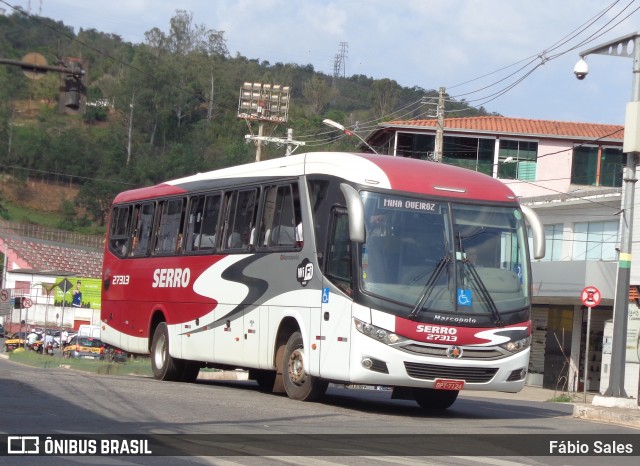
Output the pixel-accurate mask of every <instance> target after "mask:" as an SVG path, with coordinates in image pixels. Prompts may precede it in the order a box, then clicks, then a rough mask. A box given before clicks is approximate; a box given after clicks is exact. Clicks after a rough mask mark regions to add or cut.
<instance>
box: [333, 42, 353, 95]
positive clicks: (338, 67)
mask: <svg viewBox="0 0 640 466" xmlns="http://www.w3.org/2000/svg"><path fill="white" fill-rule="evenodd" d="M339 46H340V50H339V51H338V53H337V54H336V56H335V58H334V60H333V85H334V86H335V85H336V79H337V78H339V77H340V76H341V75H342V77H343V78H345V77H346V76H347V50H348V49H349V44H348V43H347V42H340V44H339Z"/></svg>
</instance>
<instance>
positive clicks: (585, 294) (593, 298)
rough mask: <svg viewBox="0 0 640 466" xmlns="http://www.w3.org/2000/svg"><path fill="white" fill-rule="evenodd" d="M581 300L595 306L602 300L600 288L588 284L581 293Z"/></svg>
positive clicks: (589, 305)
mask: <svg viewBox="0 0 640 466" xmlns="http://www.w3.org/2000/svg"><path fill="white" fill-rule="evenodd" d="M580 301H582V304H584V305H585V306H587V307H595V306H597V305H598V304H600V301H602V295H601V294H600V290H599V289H598V288H596V287H595V286H587V287H585V288H584V289H583V290H582V293H580Z"/></svg>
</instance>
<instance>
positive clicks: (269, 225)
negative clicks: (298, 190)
mask: <svg viewBox="0 0 640 466" xmlns="http://www.w3.org/2000/svg"><path fill="white" fill-rule="evenodd" d="M298 199H299V198H298V197H297V196H294V192H293V190H292V186H291V185H286V186H272V187H269V188H267V190H266V195H265V205H264V209H263V216H262V231H261V235H260V241H259V242H258V244H259V245H260V246H266V247H268V248H270V247H274V248H286V249H294V248H295V247H297V246H298V245H300V243H301V242H302V231H301V230H302V224H301V220H300V215H299V212H300V207H299V206H298V208H297V209H296V208H295V203H296V202H298V203H299V200H298ZM296 212H298V215H296Z"/></svg>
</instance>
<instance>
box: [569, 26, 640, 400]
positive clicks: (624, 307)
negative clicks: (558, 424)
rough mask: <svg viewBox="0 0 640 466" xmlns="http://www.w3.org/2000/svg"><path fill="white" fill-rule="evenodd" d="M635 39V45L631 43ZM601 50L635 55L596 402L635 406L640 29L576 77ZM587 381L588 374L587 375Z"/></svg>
mask: <svg viewBox="0 0 640 466" xmlns="http://www.w3.org/2000/svg"><path fill="white" fill-rule="evenodd" d="M631 43H633V47H629V45H630V44H631ZM590 54H600V55H612V56H622V57H629V58H632V59H633V88H632V93H631V101H630V102H628V103H627V107H626V112H625V119H624V141H623V146H622V151H623V152H624V153H626V154H627V164H626V166H625V168H624V174H623V181H624V187H623V198H624V205H623V208H622V218H621V220H620V255H619V257H618V275H617V279H616V294H615V298H614V304H613V339H612V342H611V368H610V372H609V386H608V387H607V390H606V391H605V393H604V395H603V396H595V397H594V399H593V404H594V405H602V406H615V407H636V408H637V406H638V402H637V400H633V399H629V398H628V397H627V393H626V391H625V388H624V379H625V369H626V368H625V363H626V346H627V323H628V320H629V287H630V282H631V247H632V239H633V207H634V206H633V203H634V192H635V183H636V165H637V163H638V162H637V158H638V155H640V33H638V32H636V33H632V34H628V35H626V36H624V37H620V38H618V39H616V40H613V41H611V42H608V43H606V44H601V45H598V46H595V47H592V48H590V49H588V50H585V51H583V52H581V53H580V61H579V62H578V64H577V65H576V67H575V68H574V73H575V75H576V77H577V78H578V79H580V80H582V79H584V78H585V76H586V75H587V73H588V66H587V64H586V61H585V60H584V59H585V57H586V56H587V55H590ZM585 381H586V377H585Z"/></svg>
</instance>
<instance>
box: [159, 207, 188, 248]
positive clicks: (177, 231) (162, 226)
mask: <svg viewBox="0 0 640 466" xmlns="http://www.w3.org/2000/svg"><path fill="white" fill-rule="evenodd" d="M182 204H183V200H182V199H171V200H168V201H164V202H162V210H161V214H160V215H161V216H160V222H159V224H158V231H157V233H156V246H155V249H154V253H155V254H174V253H175V252H176V251H178V249H182V218H183V216H182ZM178 240H180V241H178ZM179 243H180V244H179Z"/></svg>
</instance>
